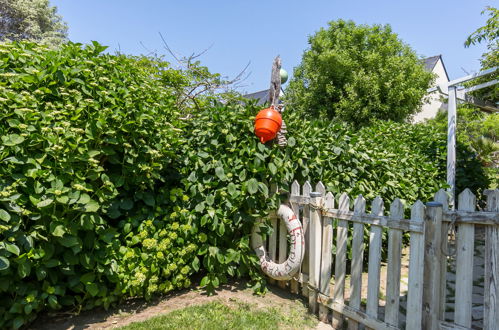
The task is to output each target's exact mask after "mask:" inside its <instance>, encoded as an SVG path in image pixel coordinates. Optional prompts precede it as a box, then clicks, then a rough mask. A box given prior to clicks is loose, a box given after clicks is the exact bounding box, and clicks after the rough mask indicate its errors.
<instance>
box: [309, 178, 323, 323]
mask: <svg viewBox="0 0 499 330" xmlns="http://www.w3.org/2000/svg"><path fill="white" fill-rule="evenodd" d="M324 191H325V189H324V185H322V183H321V182H319V183H318V184H317V185H316V191H315V192H313V193H311V194H310V197H311V198H310V225H309V226H310V227H309V228H310V230H309V231H310V241H309V243H308V246H309V249H310V255H309V266H310V271H309V278H308V282H309V284H310V287H311V288H313V289H312V290H309V293H308V301H309V306H308V307H309V310H310V312H311V313H313V314H315V313H317V311H318V305H317V289H318V288H319V281H320V268H321V240H322V225H321V207H322V196H323V195H324Z"/></svg>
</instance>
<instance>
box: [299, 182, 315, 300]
mask: <svg viewBox="0 0 499 330" xmlns="http://www.w3.org/2000/svg"><path fill="white" fill-rule="evenodd" d="M311 192H312V185H311V184H310V182H308V181H306V182H305V183H304V184H303V187H302V196H307V197H308V198H310V193H311ZM302 214H303V216H302V219H303V222H302V226H303V234H304V237H305V244H308V243H307V242H310V230H309V228H308V227H309V226H308V224H309V218H310V207H309V206H308V204H306V205H304V206H303V211H302ZM309 256H310V251H309V249H308V246H306V247H305V255H304V256H303V262H302V264H301V269H302V273H304V275H305V276H302V278H304V277H306V278H308V277H309V262H308V260H309ZM302 295H303V296H304V297H307V298H308V282H307V281H303V282H302Z"/></svg>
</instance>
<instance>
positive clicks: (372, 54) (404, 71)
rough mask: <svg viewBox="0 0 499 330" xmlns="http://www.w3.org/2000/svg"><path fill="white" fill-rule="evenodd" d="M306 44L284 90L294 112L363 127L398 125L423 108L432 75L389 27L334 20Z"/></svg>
mask: <svg viewBox="0 0 499 330" xmlns="http://www.w3.org/2000/svg"><path fill="white" fill-rule="evenodd" d="M308 42H309V44H310V49H308V50H306V51H305V52H304V54H303V58H302V62H301V64H300V65H299V66H298V67H297V68H295V72H294V78H293V80H292V81H291V82H290V85H289V87H288V89H287V90H286V92H287V93H286V95H287V96H288V100H287V101H288V103H289V106H290V107H291V108H293V109H294V110H299V111H303V112H306V113H309V114H311V115H313V116H315V117H321V116H322V117H328V118H336V119H339V120H343V121H346V122H350V123H353V124H355V125H364V124H367V123H369V122H372V121H373V120H376V119H381V120H393V121H397V122H402V121H404V120H406V119H407V118H408V117H409V116H411V115H413V114H415V113H416V112H417V111H418V110H419V108H420V106H421V105H422V102H423V97H424V95H425V94H426V89H427V88H428V86H429V84H430V82H431V80H432V74H431V73H429V72H426V71H425V70H424V68H423V65H422V63H421V61H420V60H419V59H418V57H417V56H416V53H415V52H414V51H413V50H412V49H411V48H410V47H409V46H408V45H406V44H404V43H403V42H402V41H401V40H400V39H399V38H398V36H397V35H396V34H395V33H393V32H392V30H391V28H390V26H388V25H385V26H381V25H373V26H368V25H356V24H355V23H354V22H352V21H343V20H338V21H333V22H330V23H329V27H328V28H327V29H324V28H322V29H320V30H319V31H318V32H317V33H315V34H314V35H312V36H310V37H309V41H308Z"/></svg>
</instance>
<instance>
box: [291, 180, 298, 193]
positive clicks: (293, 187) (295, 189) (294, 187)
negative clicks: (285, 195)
mask: <svg viewBox="0 0 499 330" xmlns="http://www.w3.org/2000/svg"><path fill="white" fill-rule="evenodd" d="M291 195H295V196H299V195H300V184H299V183H298V181H296V180H294V181H293V183H292V184H291Z"/></svg>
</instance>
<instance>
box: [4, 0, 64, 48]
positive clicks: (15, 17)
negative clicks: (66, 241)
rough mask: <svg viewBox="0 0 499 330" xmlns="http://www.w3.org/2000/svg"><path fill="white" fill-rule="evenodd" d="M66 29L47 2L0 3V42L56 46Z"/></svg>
mask: <svg viewBox="0 0 499 330" xmlns="http://www.w3.org/2000/svg"><path fill="white" fill-rule="evenodd" d="M67 29H68V28H67V25H66V23H65V22H64V21H63V20H62V17H61V16H60V15H58V14H57V9H56V7H53V6H50V5H49V1H48V0H0V40H25V39H26V40H31V41H36V42H42V43H45V44H50V45H57V44H60V43H61V42H63V41H65V40H66V38H67Z"/></svg>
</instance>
